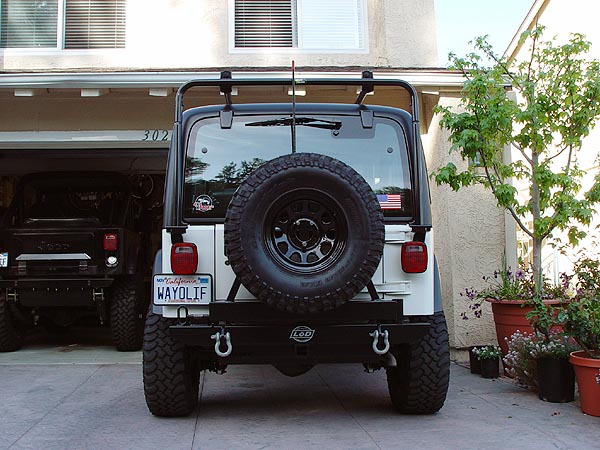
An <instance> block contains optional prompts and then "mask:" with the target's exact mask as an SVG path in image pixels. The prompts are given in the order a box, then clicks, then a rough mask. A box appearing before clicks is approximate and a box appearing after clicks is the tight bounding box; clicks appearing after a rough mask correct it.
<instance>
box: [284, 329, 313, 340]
mask: <svg viewBox="0 0 600 450" xmlns="http://www.w3.org/2000/svg"><path fill="white" fill-rule="evenodd" d="M314 335H315V330H313V329H312V328H309V327H306V326H304V325H301V326H299V327H296V328H294V329H293V330H292V333H291V334H290V339H293V340H295V341H296V342H308V341H310V340H311V339H312V338H313V336H314Z"/></svg>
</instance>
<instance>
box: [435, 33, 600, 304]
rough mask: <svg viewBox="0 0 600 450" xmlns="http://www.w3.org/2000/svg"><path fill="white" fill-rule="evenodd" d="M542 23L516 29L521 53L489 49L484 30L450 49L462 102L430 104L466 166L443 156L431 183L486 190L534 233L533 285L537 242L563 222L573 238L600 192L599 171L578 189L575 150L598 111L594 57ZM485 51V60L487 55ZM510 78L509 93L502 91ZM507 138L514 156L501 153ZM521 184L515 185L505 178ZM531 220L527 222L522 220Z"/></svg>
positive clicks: (582, 44) (576, 38) (598, 71)
mask: <svg viewBox="0 0 600 450" xmlns="http://www.w3.org/2000/svg"><path fill="white" fill-rule="evenodd" d="M543 32H544V28H543V27H541V26H540V27H537V28H535V29H534V30H532V31H528V32H525V33H523V35H522V36H521V44H522V45H523V48H526V49H527V51H528V54H527V56H528V57H527V58H524V59H523V60H521V61H515V60H508V59H506V58H505V57H500V56H498V55H496V54H495V53H494V51H493V49H492V47H491V46H490V45H489V43H488V42H487V38H486V37H483V38H478V39H476V40H475V42H474V49H475V52H473V53H471V54H469V55H467V56H466V57H464V58H458V57H456V56H455V55H450V59H451V62H452V67H451V68H453V69H455V70H459V71H461V72H462V73H463V74H464V76H465V78H466V82H465V84H464V87H463V90H462V94H461V102H460V106H461V110H460V111H455V110H453V109H452V108H448V107H438V108H437V112H438V113H440V114H441V125H442V126H443V127H444V128H447V129H448V130H449V132H450V143H451V151H458V152H460V156H461V157H462V159H463V160H464V161H469V164H468V167H467V168H466V169H464V170H459V169H458V168H457V167H456V166H455V165H454V164H452V163H448V164H447V165H446V166H443V167H441V168H439V169H438V170H437V171H435V173H434V175H433V176H434V178H435V181H436V182H437V184H438V185H440V184H447V185H449V186H450V187H451V188H452V189H454V190H458V189H459V188H461V187H463V186H470V185H474V184H481V185H484V186H485V187H487V188H489V189H490V190H491V192H492V193H493V195H494V197H495V198H496V201H497V203H498V206H500V207H502V208H505V209H506V210H507V211H508V212H509V213H510V214H511V215H512V217H513V218H514V219H515V221H516V222H517V224H518V226H519V227H520V228H521V229H522V230H523V231H524V232H525V233H526V234H527V235H528V236H529V237H530V238H531V239H532V240H533V265H532V269H533V274H534V280H535V286H536V291H537V293H538V294H539V292H540V289H541V287H542V258H541V252H542V245H543V243H544V240H545V239H546V238H548V237H549V236H550V235H551V233H552V232H553V231H554V230H555V229H559V230H567V231H568V236H569V240H570V242H571V244H572V245H575V244H576V243H577V242H578V240H579V239H581V238H582V237H583V236H585V233H584V232H583V231H582V230H581V228H578V225H588V224H589V223H590V220H591V218H592V215H593V213H594V212H595V210H594V205H595V204H596V203H598V201H599V200H600V176H598V175H596V177H595V182H594V184H593V186H592V187H591V188H590V189H589V190H587V191H585V192H584V191H583V189H582V178H583V175H584V173H583V171H582V170H581V169H580V167H579V163H578V158H577V155H578V153H579V152H580V151H581V146H582V139H583V138H584V137H586V136H587V135H588V134H589V132H590V129H591V128H592V127H593V126H594V124H595V123H596V122H597V120H598V117H599V116H600V63H599V62H598V61H597V60H591V59H588V58H586V54H587V53H588V51H589V49H590V43H589V42H587V41H586V40H585V38H584V36H582V35H580V34H572V35H571V37H570V39H569V41H568V42H567V43H565V44H561V45H559V44H557V42H556V40H555V39H553V40H550V41H543V40H542V38H543ZM486 61H487V62H486ZM511 87H512V88H513V89H514V90H515V91H516V92H517V94H518V95H517V101H514V100H512V99H510V98H509V97H507V95H506V91H507V90H508V89H510V88H511ZM509 144H510V145H512V147H513V148H514V149H515V152H516V156H517V158H515V160H514V161H512V162H506V161H504V160H503V155H502V154H503V147H504V146H505V145H509ZM513 179H516V180H519V181H521V182H525V183H527V184H528V186H529V189H528V191H527V193H526V194H525V195H523V193H521V194H519V192H518V191H517V188H516V187H515V186H514V185H513V183H512V180H513ZM528 221H532V223H533V226H532V227H529V226H528Z"/></svg>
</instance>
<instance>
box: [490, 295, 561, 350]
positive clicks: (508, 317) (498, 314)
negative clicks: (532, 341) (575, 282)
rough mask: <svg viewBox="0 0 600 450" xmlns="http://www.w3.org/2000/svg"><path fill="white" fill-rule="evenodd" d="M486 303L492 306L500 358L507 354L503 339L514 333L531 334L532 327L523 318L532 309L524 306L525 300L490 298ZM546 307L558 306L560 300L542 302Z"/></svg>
mask: <svg viewBox="0 0 600 450" xmlns="http://www.w3.org/2000/svg"><path fill="white" fill-rule="evenodd" d="M486 301H488V302H490V303H491V304H492V312H493V313H494V323H495V325H496V337H497V339H498V345H499V346H500V350H502V356H506V354H507V353H508V343H507V342H506V339H505V338H509V339H510V337H511V336H512V335H513V334H514V333H515V332H516V331H521V332H522V333H524V334H533V327H532V326H531V324H530V323H529V320H527V319H526V318H525V316H526V314H527V313H528V312H530V311H531V310H532V309H533V308H532V307H531V306H523V305H525V303H526V301H525V300H494V299H491V298H488V299H486ZM544 303H546V304H548V305H560V304H561V303H562V302H561V301H560V300H544Z"/></svg>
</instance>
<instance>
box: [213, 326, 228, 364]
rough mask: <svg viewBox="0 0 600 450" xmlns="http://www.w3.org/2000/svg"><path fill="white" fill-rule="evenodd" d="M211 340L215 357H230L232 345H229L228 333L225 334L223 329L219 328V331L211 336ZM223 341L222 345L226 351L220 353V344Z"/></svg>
mask: <svg viewBox="0 0 600 450" xmlns="http://www.w3.org/2000/svg"><path fill="white" fill-rule="evenodd" d="M210 338H211V339H214V340H215V353H216V354H217V356H220V357H221V358H226V357H228V356H229V355H231V351H232V350H233V345H231V334H229V331H227V332H225V328H223V327H221V329H220V330H219V331H217V332H216V333H215V334H213V335H211V337H210ZM222 340H225V342H224V344H225V345H226V346H227V350H225V351H224V352H222V351H221V342H222Z"/></svg>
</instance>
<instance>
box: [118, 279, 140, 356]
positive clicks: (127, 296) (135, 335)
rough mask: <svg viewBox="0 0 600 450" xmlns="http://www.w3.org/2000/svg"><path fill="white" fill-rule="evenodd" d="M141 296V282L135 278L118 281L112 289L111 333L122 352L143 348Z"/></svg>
mask: <svg viewBox="0 0 600 450" xmlns="http://www.w3.org/2000/svg"><path fill="white" fill-rule="evenodd" d="M140 295H141V289H140V287H139V282H138V281H137V280H136V279H135V278H134V277H128V278H121V279H117V280H115V282H114V284H113V285H112V287H111V289H110V332H111V335H112V340H113V344H114V345H115V347H116V348H117V350H119V351H120V352H131V351H136V350H139V349H140V348H142V341H143V333H144V317H143V314H142V308H141V307H140V299H139V296H140Z"/></svg>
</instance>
